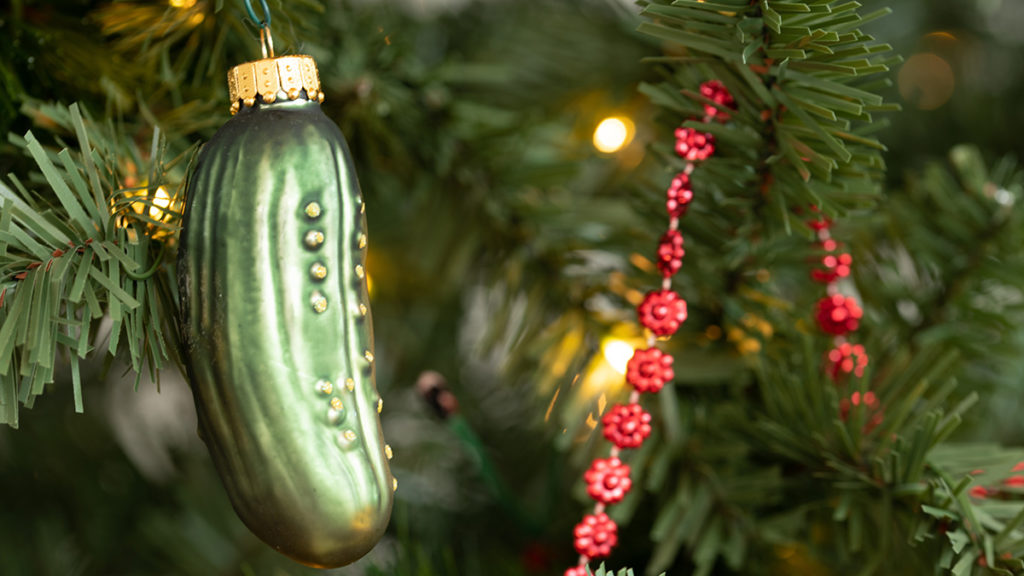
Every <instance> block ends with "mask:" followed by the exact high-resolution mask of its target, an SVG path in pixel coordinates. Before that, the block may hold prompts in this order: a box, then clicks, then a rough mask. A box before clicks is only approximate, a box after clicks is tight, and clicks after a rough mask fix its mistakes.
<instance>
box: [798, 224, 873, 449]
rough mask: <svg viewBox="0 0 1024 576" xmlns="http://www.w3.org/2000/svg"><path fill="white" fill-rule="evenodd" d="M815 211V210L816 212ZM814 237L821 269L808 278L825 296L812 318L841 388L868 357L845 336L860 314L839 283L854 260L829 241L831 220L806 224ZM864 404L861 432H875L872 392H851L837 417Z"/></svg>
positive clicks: (861, 371)
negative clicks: (828, 342) (829, 344)
mask: <svg viewBox="0 0 1024 576" xmlns="http://www.w3.org/2000/svg"><path fill="white" fill-rule="evenodd" d="M815 212H817V210H816V209H815ZM807 224H808V226H810V227H811V228H812V229H813V230H814V231H815V234H816V235H817V243H818V247H819V248H820V255H821V258H820V261H819V263H820V266H819V267H815V268H814V269H812V270H811V278H813V279H814V280H815V281H817V282H820V283H822V284H824V285H825V291H826V295H825V297H823V298H822V299H821V300H819V301H818V304H817V306H816V307H815V319H816V320H817V322H818V327H819V328H821V330H822V332H825V333H826V334H830V335H832V341H833V348H832V349H831V350H829V352H828V354H827V355H826V357H825V372H826V373H827V374H828V375H829V376H830V377H831V378H832V380H833V381H834V382H835V383H836V385H839V386H843V385H845V384H846V380H847V378H848V377H849V375H850V374H853V375H854V376H856V377H858V378H860V377H861V376H863V375H864V368H866V367H867V365H868V354H867V351H866V350H865V349H864V346H862V345H860V344H853V343H851V342H849V341H848V340H847V337H848V336H849V335H850V334H851V333H853V332H855V331H856V330H857V328H858V327H859V326H860V319H861V317H862V316H863V311H862V310H861V308H860V305H859V304H858V303H857V300H856V298H853V297H852V296H847V295H844V294H841V293H840V291H839V281H840V280H842V279H843V278H846V277H848V276H849V275H850V267H851V265H852V264H853V259H852V257H851V256H850V254H849V253H848V252H845V251H844V250H843V249H842V247H841V246H840V245H839V243H838V242H836V241H835V240H834V239H833V238H832V234H831V232H830V228H831V227H832V221H831V220H829V219H828V218H825V217H823V216H821V215H819V216H818V217H817V218H815V219H814V220H811V221H809V222H808V223H807ZM862 404H863V405H864V406H865V407H866V408H867V409H868V410H869V417H868V421H867V424H866V425H865V427H864V429H865V431H866V432H869V431H871V430H872V429H874V428H875V427H876V426H878V424H880V423H881V422H882V417H883V414H882V410H881V406H880V404H879V402H878V397H877V396H876V395H875V393H874V392H872V391H870V390H869V391H867V392H865V393H863V394H861V393H860V392H859V391H858V392H853V393H852V394H850V396H849V397H844V398H843V399H842V400H840V402H839V415H840V417H841V418H842V419H843V420H846V419H847V418H848V417H849V414H850V410H851V409H852V408H853V407H856V406H860V405H862Z"/></svg>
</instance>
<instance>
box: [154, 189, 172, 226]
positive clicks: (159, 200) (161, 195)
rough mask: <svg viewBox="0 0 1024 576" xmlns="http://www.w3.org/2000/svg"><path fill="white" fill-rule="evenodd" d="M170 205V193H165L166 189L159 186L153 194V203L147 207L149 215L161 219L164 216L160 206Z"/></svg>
mask: <svg viewBox="0 0 1024 576" xmlns="http://www.w3.org/2000/svg"><path fill="white" fill-rule="evenodd" d="M170 205H171V195H170V194H168V193H167V189H166V188H164V187H163V186H160V187H159V188H157V189H156V194H154V195H153V205H152V206H150V207H149V217H150V218H152V219H153V220H161V219H162V218H163V217H164V211H163V210H162V208H169V207H170Z"/></svg>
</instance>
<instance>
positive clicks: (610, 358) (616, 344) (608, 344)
mask: <svg viewBox="0 0 1024 576" xmlns="http://www.w3.org/2000/svg"><path fill="white" fill-rule="evenodd" d="M601 354H603V355H604V359H605V360H606V361H607V362H608V364H610V365H611V367H612V368H614V369H615V371H616V372H618V373H619V374H623V375H625V374H626V364H628V363H629V359H630V358H632V357H633V345H632V344H630V343H629V342H626V341H625V340H619V339H618V338H605V340H604V342H602V343H601Z"/></svg>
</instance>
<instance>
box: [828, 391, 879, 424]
mask: <svg viewBox="0 0 1024 576" xmlns="http://www.w3.org/2000/svg"><path fill="white" fill-rule="evenodd" d="M861 404H863V405H864V407H865V408H867V410H868V419H867V422H865V423H864V433H865V434H867V433H869V432H871V431H872V430H874V429H875V428H876V427H877V426H878V425H879V424H881V423H882V421H883V420H884V419H885V411H884V410H882V404H881V403H880V402H879V401H878V396H876V395H875V393H874V392H872V391H870V390H868V391H867V392H865V393H864V394H863V395H862V394H861V393H860V392H854V393H853V394H850V397H849V398H843V399H842V400H840V401H839V417H840V418H842V419H843V420H844V421H845V420H846V419H847V418H849V417H850V410H852V409H853V408H854V407H855V406H860V405H861Z"/></svg>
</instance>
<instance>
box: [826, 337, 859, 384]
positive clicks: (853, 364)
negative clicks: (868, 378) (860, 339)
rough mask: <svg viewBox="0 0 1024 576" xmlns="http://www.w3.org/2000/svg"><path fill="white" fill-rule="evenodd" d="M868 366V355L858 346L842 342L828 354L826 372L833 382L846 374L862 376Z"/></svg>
mask: <svg viewBox="0 0 1024 576" xmlns="http://www.w3.org/2000/svg"><path fill="white" fill-rule="evenodd" d="M867 365H868V353H867V351H865V350H864V347H863V346H861V345H860V344H850V343H849V342H843V343H842V344H840V345H839V346H836V347H835V348H833V349H832V350H829V353H828V372H829V374H831V375H832V379H833V380H836V381H838V380H840V379H842V378H843V377H844V376H846V375H848V374H856V375H857V377H858V378H860V377H861V376H863V375H864V368H865V367H867Z"/></svg>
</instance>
